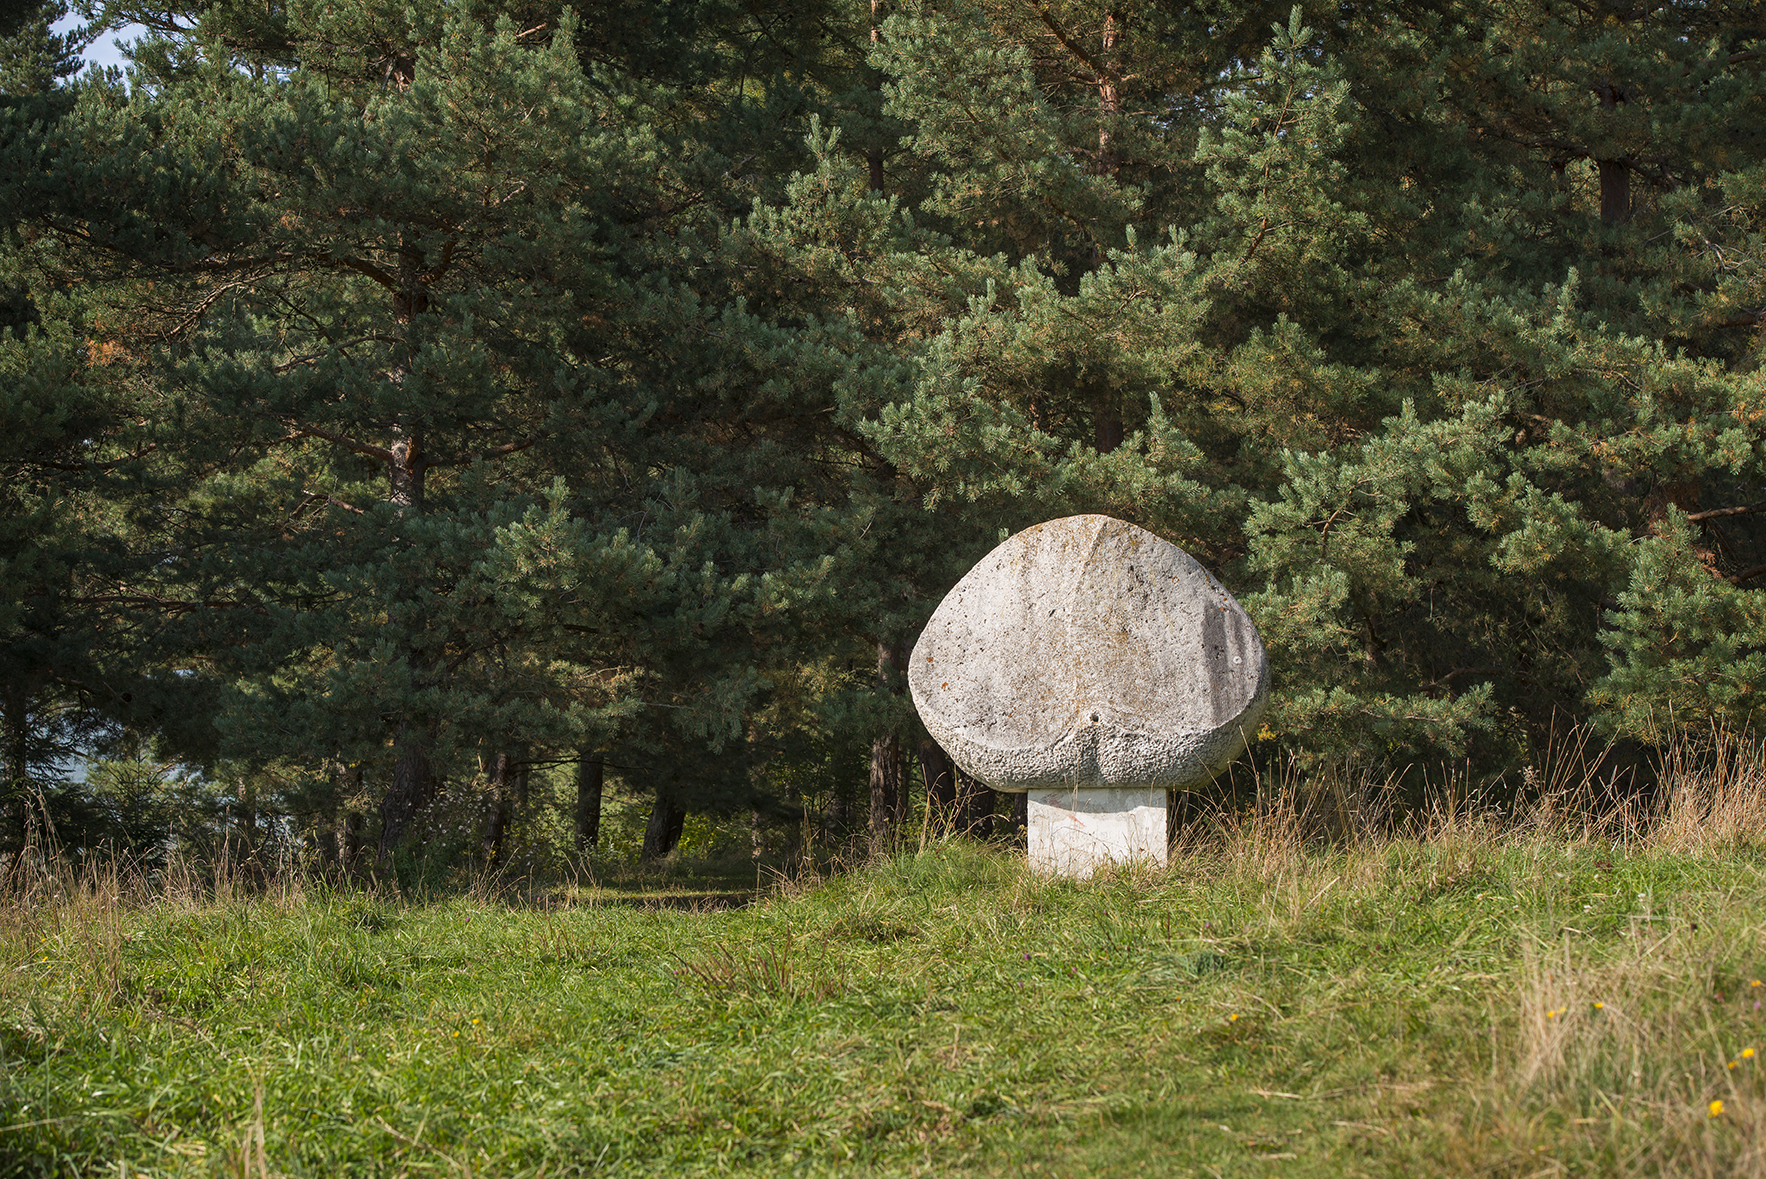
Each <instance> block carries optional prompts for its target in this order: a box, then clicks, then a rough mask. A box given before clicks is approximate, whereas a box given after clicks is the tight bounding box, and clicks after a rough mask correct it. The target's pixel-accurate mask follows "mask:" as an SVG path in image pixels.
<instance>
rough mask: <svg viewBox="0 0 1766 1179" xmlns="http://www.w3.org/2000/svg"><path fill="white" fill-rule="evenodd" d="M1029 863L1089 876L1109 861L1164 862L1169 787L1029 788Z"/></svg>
mask: <svg viewBox="0 0 1766 1179" xmlns="http://www.w3.org/2000/svg"><path fill="white" fill-rule="evenodd" d="M1029 801H1030V866H1031V868H1032V869H1034V870H1035V871H1038V872H1048V873H1052V874H1054V875H1057V876H1076V877H1080V878H1084V877H1087V876H1090V875H1091V874H1092V873H1093V872H1095V871H1097V870H1098V868H1099V867H1101V866H1102V865H1104V864H1125V863H1128V862H1130V861H1132V860H1139V861H1141V862H1143V863H1151V864H1164V863H1165V839H1166V818H1165V788H1164V787H1162V786H1102V787H1089V788H1069V789H1065V790H1033V791H1031V792H1030V800H1029Z"/></svg>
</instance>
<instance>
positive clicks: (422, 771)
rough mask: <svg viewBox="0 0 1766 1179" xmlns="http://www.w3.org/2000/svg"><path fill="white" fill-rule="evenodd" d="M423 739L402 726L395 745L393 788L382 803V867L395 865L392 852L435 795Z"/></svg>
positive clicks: (404, 723)
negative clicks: (396, 753)
mask: <svg viewBox="0 0 1766 1179" xmlns="http://www.w3.org/2000/svg"><path fill="white" fill-rule="evenodd" d="M423 736H424V735H423V734H420V733H419V732H418V726H417V725H415V724H413V723H412V722H410V721H401V722H400V723H399V733H398V738H397V740H396V741H395V742H394V743H393V747H394V748H395V749H397V750H398V756H397V759H396V760H395V761H394V762H393V766H392V785H391V786H389V787H388V788H387V791H386V797H385V798H384V799H382V800H381V803H380V848H379V851H378V852H377V853H376V855H375V859H376V861H377V862H378V863H379V864H380V866H381V867H385V866H386V865H387V864H389V863H391V862H392V853H393V851H394V849H396V848H397V847H398V845H399V843H400V842H401V841H402V840H403V839H404V838H405V832H406V829H407V828H409V827H410V825H411V820H412V819H414V818H416V817H417V813H418V812H419V811H421V810H422V809H423V808H424V807H425V806H427V805H428V804H429V800H430V798H431V797H432V795H433V793H434V778H433V771H432V770H431V769H430V765H429V755H428V753H427V751H426V750H425V748H424V746H425V742H424V740H423Z"/></svg>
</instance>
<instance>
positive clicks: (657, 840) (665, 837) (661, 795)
mask: <svg viewBox="0 0 1766 1179" xmlns="http://www.w3.org/2000/svg"><path fill="white" fill-rule="evenodd" d="M686 822H687V812H686V811H684V810H682V809H681V808H680V806H679V805H677V804H676V802H675V800H674V799H673V798H672V797H670V796H669V793H668V791H667V790H665V789H663V788H662V787H660V786H658V787H657V788H656V801H655V803H653V804H652V805H651V807H650V822H649V823H648V824H647V825H646V826H645V828H644V851H643V857H644V862H645V863H646V864H654V863H656V862H657V861H658V860H661V859H663V858H665V857H666V856H667V855H668V854H669V853H670V852H672V851H674V849H675V847H676V846H677V845H679V843H680V842H681V828H682V827H684V826H685V825H686Z"/></svg>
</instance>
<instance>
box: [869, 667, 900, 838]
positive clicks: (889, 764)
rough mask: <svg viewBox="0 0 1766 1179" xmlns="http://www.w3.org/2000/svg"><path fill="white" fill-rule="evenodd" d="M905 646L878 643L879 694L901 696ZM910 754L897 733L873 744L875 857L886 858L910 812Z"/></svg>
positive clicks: (872, 811) (873, 830)
mask: <svg viewBox="0 0 1766 1179" xmlns="http://www.w3.org/2000/svg"><path fill="white" fill-rule="evenodd" d="M904 648H905V644H902V643H894V644H891V643H884V642H881V641H880V642H878V644H877V692H878V694H879V695H886V696H899V695H900V694H901V690H902V689H901V684H902V675H901V673H902V670H903V666H904V665H905V664H906V663H907V652H906V651H905V649H904ZM906 760H907V758H906V751H905V750H904V749H903V748H902V742H901V737H900V736H899V735H898V734H896V733H895V732H894V731H890V732H887V733H883V734H880V735H879V736H877V737H876V738H875V739H874V740H873V741H872V742H871V821H870V837H871V838H870V842H871V854H872V855H883V854H886V853H887V852H888V851H889V849H890V848H891V847H892V846H893V845H894V843H895V839H896V835H897V833H898V831H899V830H900V827H901V823H902V819H903V818H904V817H905V815H906V813H907V807H906V806H905V800H906V797H907V765H906Z"/></svg>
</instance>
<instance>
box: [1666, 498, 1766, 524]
mask: <svg viewBox="0 0 1766 1179" xmlns="http://www.w3.org/2000/svg"><path fill="white" fill-rule="evenodd" d="M1755 512H1766V502H1763V503H1757V504H1744V505H1743V506H1741V507H1739V508H1710V509H1708V510H1706V511H1703V512H1689V513H1687V517H1686V518H1687V519H1688V520H1691V521H1692V522H1693V523H1695V524H1696V523H1698V522H1699V521H1700V520H1716V519H1720V518H1721V517H1724V516H1749V515H1752V514H1753V513H1755Z"/></svg>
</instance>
